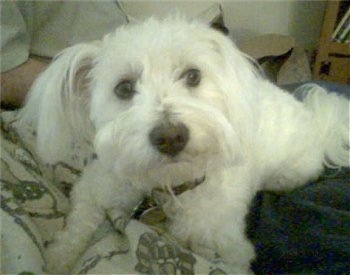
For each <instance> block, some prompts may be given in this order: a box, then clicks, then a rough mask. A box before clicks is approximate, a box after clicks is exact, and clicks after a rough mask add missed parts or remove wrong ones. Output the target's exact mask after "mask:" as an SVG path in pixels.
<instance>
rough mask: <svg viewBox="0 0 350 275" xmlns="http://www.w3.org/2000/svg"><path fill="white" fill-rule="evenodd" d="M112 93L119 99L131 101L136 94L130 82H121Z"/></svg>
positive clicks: (133, 85) (132, 83)
mask: <svg viewBox="0 0 350 275" xmlns="http://www.w3.org/2000/svg"><path fill="white" fill-rule="evenodd" d="M114 93H115V94H116V95H117V97H119V98H120V99H125V100H127V99H131V98H132V97H133V96H134V94H135V93H136V91H135V84H134V82H132V81H131V80H123V81H122V82H120V83H119V84H118V85H117V86H116V87H115V88H114Z"/></svg>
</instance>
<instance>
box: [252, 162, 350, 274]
mask: <svg viewBox="0 0 350 275" xmlns="http://www.w3.org/2000/svg"><path fill="white" fill-rule="evenodd" d="M349 179H350V170H349V169H343V170H341V171H332V170H327V172H326V174H325V175H324V176H323V177H322V178H320V179H319V180H318V181H317V182H313V183H310V184H308V185H306V186H305V187H303V188H298V189H296V190H294V191H292V192H289V193H285V194H276V193H270V192H261V193H259V194H258V195H257V197H256V198H255V200H254V203H253V205H252V211H251V213H250V215H249V217H248V236H249V238H250V239H251V240H252V242H253V243H254V245H255V247H256V251H257V259H256V261H255V262H254V263H253V271H254V272H255V273H257V274H271V273H273V274H290V273H298V274H301V273H303V274H350V181H349Z"/></svg>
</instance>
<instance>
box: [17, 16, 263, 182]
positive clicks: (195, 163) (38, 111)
mask: <svg viewBox="0 0 350 275" xmlns="http://www.w3.org/2000/svg"><path fill="white" fill-rule="evenodd" d="M257 78H258V77H257V74H256V73H255V72H254V70H253V69H252V65H251V64H250V62H249V61H248V60H247V58H246V57H245V56H244V55H243V54H242V53H241V52H240V51H239V50H238V49H237V48H236V47H235V46H234V45H233V44H232V43H231V41H230V40H229V39H228V38H227V37H225V36H224V35H222V34H221V33H219V32H218V31H216V30H213V29H210V28H209V27H208V26H206V25H203V24H200V23H198V22H189V21H188V20H186V19H183V18H178V17H177V18H169V19H166V20H163V21H158V20H156V19H149V20H147V21H146V22H144V23H142V24H139V25H130V26H125V27H122V28H119V29H117V30H116V31H115V32H114V33H111V34H108V35H107V36H105V37H104V38H103V40H102V41H97V42H93V43H89V44H79V45H76V46H73V47H71V48H68V49H66V50H65V51H63V52H62V53H61V54H60V55H59V56H58V57H57V58H56V60H55V61H54V62H53V63H52V65H51V66H50V67H49V68H48V70H47V71H46V72H44V73H43V74H42V75H41V76H40V78H39V79H38V80H37V81H36V83H35V85H34V86H33V89H32V92H31V95H30V98H29V101H28V104H27V106H26V107H25V109H24V111H23V117H24V118H25V117H27V118H30V117H31V118H34V119H32V120H36V119H37V121H38V142H39V148H41V150H40V153H41V155H42V157H43V158H44V159H45V160H46V161H48V162H51V163H52V162H56V161H58V160H60V158H62V157H63V156H64V154H65V152H67V151H69V147H68V145H69V144H70V143H72V142H73V141H74V140H76V139H79V138H83V137H84V138H86V139H88V140H91V142H92V143H93V144H94V146H95V150H96V153H97V155H98V158H99V159H100V160H101V161H104V162H105V163H106V165H111V167H113V169H114V170H115V171H116V172H118V173H120V174H122V175H125V176H141V177H144V176H145V175H146V174H157V175H159V176H160V177H164V176H166V175H168V176H169V175H170V177H172V175H174V174H175V175H177V176H178V177H179V178H180V180H184V179H188V178H192V177H199V176H202V175H203V172H204V171H205V170H207V169H212V168H213V167H216V166H217V165H225V164H228V165H232V164H235V163H238V162H239V161H242V158H244V156H243V155H244V150H243V148H244V146H243V143H246V142H247V139H249V128H250V127H251V126H250V121H251V117H250V116H251V110H252V106H251V102H252V101H251V100H249V98H250V97H252V91H253V90H254V89H255V88H256V86H257V85H256V81H257ZM153 172H154V173H153ZM181 175H183V177H181Z"/></svg>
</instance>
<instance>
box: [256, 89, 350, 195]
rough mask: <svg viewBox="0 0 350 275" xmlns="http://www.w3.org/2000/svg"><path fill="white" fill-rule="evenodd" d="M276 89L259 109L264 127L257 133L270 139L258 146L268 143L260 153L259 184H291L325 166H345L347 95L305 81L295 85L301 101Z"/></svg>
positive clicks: (275, 186) (270, 186) (277, 186)
mask: <svg viewBox="0 0 350 275" xmlns="http://www.w3.org/2000/svg"><path fill="white" fill-rule="evenodd" d="M277 89H278V88H277V87H276V94H275V95H273V92H272V95H270V97H269V100H266V101H268V102H267V103H266V104H265V105H266V106H265V110H264V111H263V112H262V113H264V123H263V126H264V129H260V131H261V136H259V138H261V139H262V142H266V143H270V144H269V145H268V146H267V145H266V144H265V145H264V144H260V146H259V148H268V149H266V150H265V151H263V152H262V153H261V158H260V164H261V167H262V169H265V171H262V173H263V174H265V184H266V185H265V186H264V188H266V189H272V190H280V189H286V188H287V189H289V188H294V187H296V186H299V185H302V184H304V183H305V182H307V181H308V180H310V179H314V178H316V177H318V176H319V175H320V173H321V172H322V171H323V168H324V166H327V167H333V168H339V167H349V143H350V142H349V141H350V138H349V101H348V99H346V98H345V97H343V96H341V95H339V94H336V93H331V92H327V91H326V90H325V89H323V88H321V87H320V86H317V85H304V86H302V87H300V88H299V89H298V90H296V91H295V93H298V94H299V93H301V96H302V101H301V102H300V101H298V100H296V99H295V98H294V97H293V96H291V95H289V94H287V93H281V91H277ZM269 92H270V93H271V89H270V90H269ZM269 105H274V107H273V108H272V107H271V106H270V107H269ZM278 105H279V106H280V107H279V108H278V107H277V106H278ZM268 109H269V110H268ZM271 128H273V129H272V130H271ZM269 129H270V130H269ZM271 143H273V144H271ZM262 150H264V149H262Z"/></svg>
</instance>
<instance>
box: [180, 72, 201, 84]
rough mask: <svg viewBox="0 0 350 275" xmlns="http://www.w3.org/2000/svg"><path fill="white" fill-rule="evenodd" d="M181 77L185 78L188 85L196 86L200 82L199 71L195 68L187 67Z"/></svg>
mask: <svg viewBox="0 0 350 275" xmlns="http://www.w3.org/2000/svg"><path fill="white" fill-rule="evenodd" d="M182 77H184V78H185V81H186V85H187V86H188V87H196V86H198V85H199V83H200V82H201V72H200V71H199V70H197V69H189V70H188V71H186V72H185V73H184V74H183V75H182Z"/></svg>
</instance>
